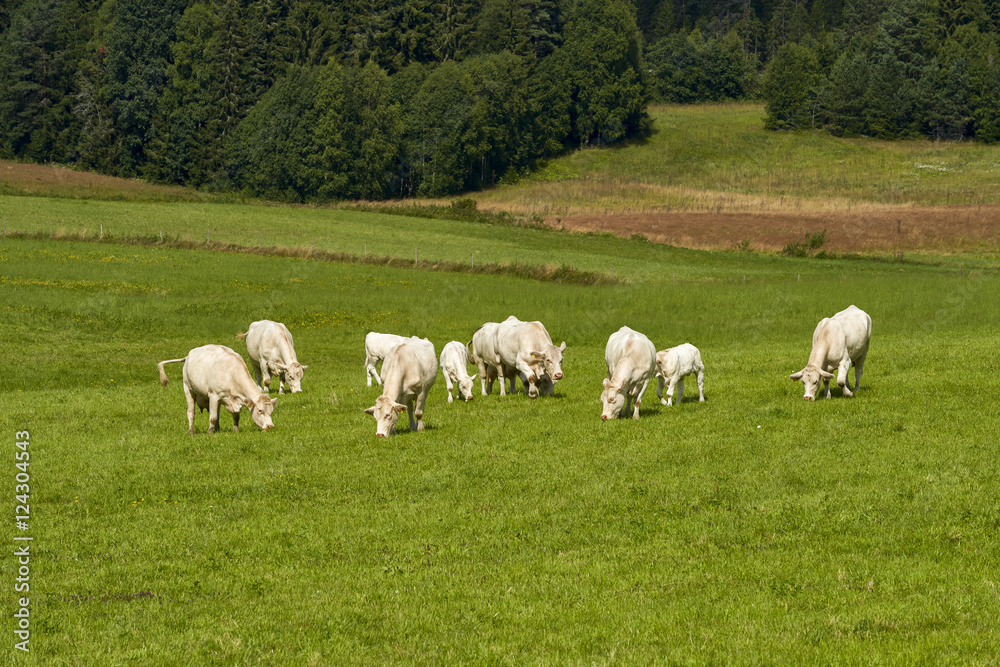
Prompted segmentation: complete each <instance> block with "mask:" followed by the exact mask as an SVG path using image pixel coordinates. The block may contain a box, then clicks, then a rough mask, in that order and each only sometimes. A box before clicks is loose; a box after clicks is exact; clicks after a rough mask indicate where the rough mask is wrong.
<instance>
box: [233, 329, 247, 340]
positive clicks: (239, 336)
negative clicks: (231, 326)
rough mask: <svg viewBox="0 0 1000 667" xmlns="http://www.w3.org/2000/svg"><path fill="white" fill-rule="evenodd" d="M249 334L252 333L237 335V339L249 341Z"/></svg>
mask: <svg viewBox="0 0 1000 667" xmlns="http://www.w3.org/2000/svg"><path fill="white" fill-rule="evenodd" d="M248 333H250V332H249V331H247V333H241V334H236V339H237V340H246V339H247V334H248Z"/></svg>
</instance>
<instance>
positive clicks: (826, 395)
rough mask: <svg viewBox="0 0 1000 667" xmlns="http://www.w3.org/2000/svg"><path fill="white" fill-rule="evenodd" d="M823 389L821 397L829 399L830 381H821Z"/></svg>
mask: <svg viewBox="0 0 1000 667" xmlns="http://www.w3.org/2000/svg"><path fill="white" fill-rule="evenodd" d="M823 387H824V388H825V389H826V393H825V394H823V396H824V397H825V398H830V396H831V394H830V381H829V380H823Z"/></svg>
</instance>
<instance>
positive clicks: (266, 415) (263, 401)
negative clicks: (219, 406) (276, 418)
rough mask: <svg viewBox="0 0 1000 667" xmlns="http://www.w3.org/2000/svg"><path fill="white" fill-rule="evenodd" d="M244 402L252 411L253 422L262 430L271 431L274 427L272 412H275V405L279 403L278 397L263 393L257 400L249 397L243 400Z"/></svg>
mask: <svg viewBox="0 0 1000 667" xmlns="http://www.w3.org/2000/svg"><path fill="white" fill-rule="evenodd" d="M243 404H244V405H245V406H246V408H247V410H249V411H250V418H251V419H253V423H254V424H256V425H257V426H259V427H260V429H261V430H262V431H270V430H271V429H272V428H274V422H272V421H271V413H272V412H274V406H276V405H277V404H278V399H276V398H268V396H267V394H261V395H260V396H258V397H257V400H256V401H251V400H250V399H249V398H248V399H245V400H244V401H243Z"/></svg>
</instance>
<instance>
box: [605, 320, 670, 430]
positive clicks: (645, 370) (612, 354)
mask: <svg viewBox="0 0 1000 667" xmlns="http://www.w3.org/2000/svg"><path fill="white" fill-rule="evenodd" d="M604 361H605V363H606V364H607V366H608V377H607V378H606V379H605V380H604V390H603V391H602V392H601V406H602V408H603V409H602V411H601V419H613V418H615V417H617V416H618V415H619V414H622V411H623V410H624V411H625V413H628V412H629V411H630V410H632V402H633V401H635V410H634V411H633V412H632V418H633V419H638V418H639V405H640V404H641V403H642V395H643V394H644V393H646V387H647V386H649V381H650V380H651V379H652V378H653V376H654V375H655V374H656V347H655V346H654V345H653V343H652V341H650V340H649V339H648V338H646V336H644V335H643V334H641V333H639V332H638V331H633V330H632V329H629V328H628V327H622V328H621V329H619V330H618V331H616V332H615V333H613V334H611V336H610V337H609V338H608V345H607V347H605V348H604Z"/></svg>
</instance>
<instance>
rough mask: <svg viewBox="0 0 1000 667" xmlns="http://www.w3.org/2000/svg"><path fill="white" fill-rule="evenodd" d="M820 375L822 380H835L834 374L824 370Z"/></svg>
mask: <svg viewBox="0 0 1000 667" xmlns="http://www.w3.org/2000/svg"><path fill="white" fill-rule="evenodd" d="M819 375H820V377H821V378H823V379H824V380H830V379H832V378H833V373H827V372H826V371H824V370H822V369H820V371H819Z"/></svg>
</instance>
